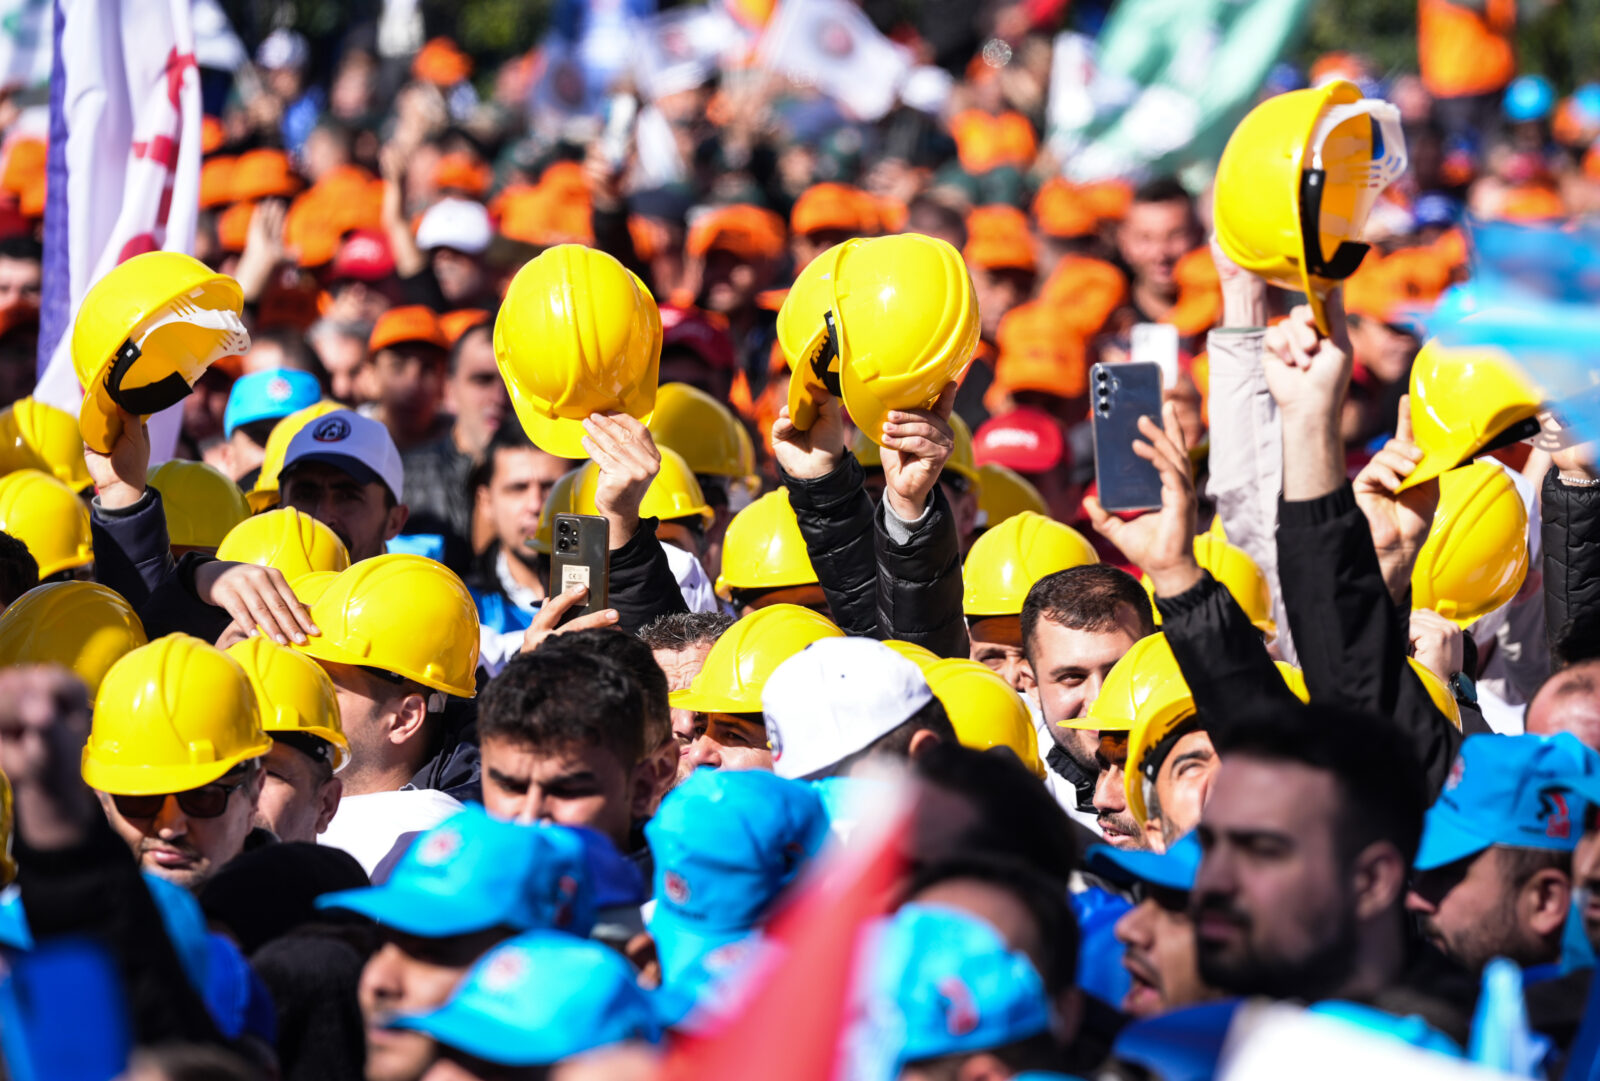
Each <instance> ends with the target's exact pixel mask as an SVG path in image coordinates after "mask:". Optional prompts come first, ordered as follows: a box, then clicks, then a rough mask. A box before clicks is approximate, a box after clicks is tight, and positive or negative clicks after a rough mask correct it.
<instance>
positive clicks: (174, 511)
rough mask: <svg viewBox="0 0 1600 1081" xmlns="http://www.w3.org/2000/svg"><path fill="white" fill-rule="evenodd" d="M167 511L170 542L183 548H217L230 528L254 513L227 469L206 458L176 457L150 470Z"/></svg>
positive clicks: (153, 482)
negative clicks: (201, 459)
mask: <svg viewBox="0 0 1600 1081" xmlns="http://www.w3.org/2000/svg"><path fill="white" fill-rule="evenodd" d="M150 487H152V488H154V489H155V490H156V491H158V492H160V493H161V508H162V510H164V511H165V512H166V515H167V543H169V544H171V545H173V546H175V547H180V548H215V547H217V545H219V544H221V543H222V538H224V537H226V536H227V535H228V532H229V530H231V529H233V527H234V526H236V525H238V524H239V523H240V522H242V521H244V520H245V519H246V518H248V517H250V504H249V503H248V502H247V501H246V500H245V497H244V493H243V492H242V491H240V490H239V486H238V485H237V484H235V483H233V481H231V480H229V479H228V476H227V474H226V473H224V472H223V471H222V470H220V469H218V468H217V467H216V466H214V465H207V464H206V463H205V462H191V461H188V460H186V459H182V458H174V459H172V460H171V461H169V462H163V463H162V464H161V466H160V468H158V469H157V470H156V471H155V472H154V473H152V474H150Z"/></svg>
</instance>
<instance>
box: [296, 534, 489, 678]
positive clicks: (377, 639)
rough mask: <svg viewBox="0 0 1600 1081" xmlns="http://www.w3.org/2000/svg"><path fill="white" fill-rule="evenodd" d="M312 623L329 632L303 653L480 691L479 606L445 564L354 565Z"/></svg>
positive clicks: (389, 557) (381, 559)
mask: <svg viewBox="0 0 1600 1081" xmlns="http://www.w3.org/2000/svg"><path fill="white" fill-rule="evenodd" d="M311 620H312V622H313V623H315V624H316V625H317V627H318V628H319V629H320V630H321V631H322V633H321V634H320V635H313V636H312V637H310V638H308V639H306V641H305V643H304V644H303V645H301V644H296V646H295V648H296V649H298V650H300V651H302V652H304V653H309V654H310V655H311V656H313V657H315V658H316V659H317V660H319V661H328V662H330V663H333V664H353V665H359V666H361V667H365V668H379V669H382V670H383V671H385V672H393V673H394V674H395V675H398V676H404V677H405V678H406V679H409V680H411V681H412V682H414V683H420V684H422V685H423V686H424V687H432V688H433V689H434V690H436V691H443V692H444V693H445V694H453V695H456V696H457V697H459V698H471V697H473V696H474V695H476V694H477V687H476V683H475V680H474V676H475V674H476V672H477V669H478V609H477V606H476V605H474V604H473V603H472V594H471V593H469V592H467V587H466V586H465V585H463V584H462V582H461V579H460V578H457V577H456V575H455V572H454V571H452V570H450V568H448V567H446V566H445V565H444V564H443V563H439V562H437V561H435V560H432V559H427V558H425V557H423V556H415V555H407V554H403V553H398V552H390V553H387V554H385V555H380V556H373V557H372V558H371V559H364V560H362V561H361V562H359V563H354V564H352V565H351V566H350V569H349V570H346V571H341V572H340V573H339V576H338V577H337V578H335V579H334V580H333V581H332V582H331V583H329V585H328V587H327V589H326V590H324V591H323V593H322V595H321V596H320V597H318V598H317V600H316V602H315V603H314V604H312V605H311Z"/></svg>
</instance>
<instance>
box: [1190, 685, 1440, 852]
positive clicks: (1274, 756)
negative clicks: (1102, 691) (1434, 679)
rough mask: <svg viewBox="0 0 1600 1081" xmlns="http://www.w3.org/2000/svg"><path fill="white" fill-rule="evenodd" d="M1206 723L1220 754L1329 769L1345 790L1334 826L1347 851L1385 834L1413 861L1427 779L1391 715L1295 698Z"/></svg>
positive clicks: (1424, 800)
mask: <svg viewBox="0 0 1600 1081" xmlns="http://www.w3.org/2000/svg"><path fill="white" fill-rule="evenodd" d="M1210 731H1211V743H1212V746H1213V747H1215V748H1216V752H1217V755H1218V756H1219V757H1220V758H1222V759H1223V761H1227V759H1228V757H1229V756H1230V755H1241V756H1247V757H1250V758H1256V759H1264V760H1266V761H1269V762H1289V763H1295V764H1298V765H1301V766H1307V767H1309V768H1311V769H1314V770H1319V771H1321V772H1324V773H1331V774H1332V775H1333V777H1334V780H1335V781H1337V782H1338V785H1339V790H1340V792H1341V794H1342V795H1343V801H1342V802H1343V806H1342V807H1340V808H1339V816H1340V821H1339V822H1338V823H1337V832H1338V837H1339V840H1340V843H1341V846H1342V847H1343V849H1344V854H1345V856H1346V858H1351V857H1354V856H1355V854H1356V853H1358V852H1360V851H1361V850H1362V849H1363V848H1365V847H1366V846H1367V845H1369V844H1372V843H1373V842H1374V841H1388V842H1390V843H1391V844H1393V845H1394V846H1395V847H1396V848H1398V849H1399V850H1400V853H1401V855H1402V856H1404V857H1405V861H1406V866H1407V867H1409V866H1411V864H1412V863H1413V862H1414V861H1415V859H1416V855H1417V845H1418V843H1419V842H1420V841H1421V839H1422V816H1423V814H1424V812H1425V811H1426V810H1427V807H1428V786H1427V779H1426V777H1425V775H1424V774H1423V770H1422V764H1421V763H1420V762H1418V761H1417V756H1416V754H1415V752H1414V751H1413V750H1412V748H1411V743H1410V742H1409V741H1408V740H1407V739H1406V737H1405V736H1404V735H1403V734H1402V733H1401V731H1400V729H1399V728H1398V727H1397V726H1396V725H1395V723H1394V722H1393V721H1387V720H1384V719H1383V718H1381V717H1376V716H1373V715H1372V714H1370V713H1363V712H1361V711H1360V710H1354V709H1348V708H1346V707H1344V706H1333V705H1326V704H1318V703H1311V704H1309V705H1306V704H1301V703H1298V702H1297V703H1293V704H1288V703H1286V704H1284V705H1281V706H1276V707H1274V708H1273V709H1271V710H1268V711H1259V712H1251V713H1247V714H1245V715H1243V716H1241V717H1237V718H1227V719H1213V720H1212V723H1211V727H1210Z"/></svg>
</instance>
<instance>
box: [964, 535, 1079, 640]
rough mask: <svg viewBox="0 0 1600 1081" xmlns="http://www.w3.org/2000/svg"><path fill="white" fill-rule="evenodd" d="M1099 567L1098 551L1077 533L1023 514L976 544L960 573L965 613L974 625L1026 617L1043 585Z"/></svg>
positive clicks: (979, 539) (983, 537) (980, 538)
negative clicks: (1050, 578)
mask: <svg viewBox="0 0 1600 1081" xmlns="http://www.w3.org/2000/svg"><path fill="white" fill-rule="evenodd" d="M1098 562H1100V556H1099V555H1098V554H1097V553H1096V552H1095V550H1094V545H1092V544H1090V543H1089V542H1088V541H1087V540H1085V539H1084V538H1083V534H1081V533H1079V532H1078V531H1077V530H1076V529H1073V528H1072V527H1071V526H1065V525H1062V524H1061V523H1060V522H1057V521H1055V520H1054V519H1051V518H1046V517H1045V516H1044V515H1042V514H1034V513H1033V512H1032V511H1023V512H1022V513H1021V514H1016V515H1013V516H1012V517H1010V518H1007V519H1006V520H1005V521H1003V522H1001V523H1000V524H999V525H997V526H995V527H994V528H993V529H989V530H986V531H985V532H984V534H983V536H981V537H979V538H978V539H977V540H976V541H973V543H972V550H971V551H969V552H968V553H967V561H966V563H965V564H964V565H963V566H962V568H961V577H962V581H963V592H962V596H961V610H962V611H963V612H965V613H966V614H967V618H969V619H982V618H984V617H985V616H1015V615H1021V614H1022V602H1023V601H1024V600H1026V599H1027V597H1028V590H1030V589H1032V588H1033V584H1034V583H1035V582H1037V581H1038V580H1039V579H1041V578H1043V577H1044V576H1045V575H1047V574H1054V573H1055V572H1056V571H1064V570H1066V569H1067V568H1068V567H1082V566H1084V565H1086V564H1089V563H1098Z"/></svg>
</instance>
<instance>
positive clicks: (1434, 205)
mask: <svg viewBox="0 0 1600 1081" xmlns="http://www.w3.org/2000/svg"><path fill="white" fill-rule="evenodd" d="M1460 217H1461V203H1460V201H1458V200H1456V199H1452V198H1451V197H1450V196H1448V195H1446V194H1444V193H1443V192H1438V191H1425V192H1423V193H1422V194H1421V195H1419V196H1417V197H1416V199H1415V200H1414V201H1413V202H1412V204H1411V220H1412V221H1414V222H1416V223H1417V228H1418V229H1426V228H1428V227H1429V226H1435V225H1446V226H1447V225H1454V224H1455V223H1456V221H1457V220H1458V219H1460Z"/></svg>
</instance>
